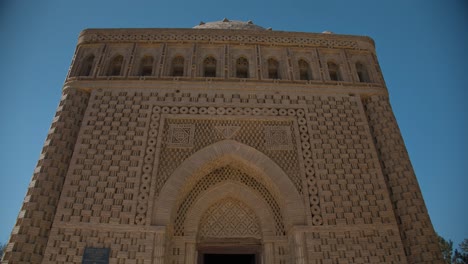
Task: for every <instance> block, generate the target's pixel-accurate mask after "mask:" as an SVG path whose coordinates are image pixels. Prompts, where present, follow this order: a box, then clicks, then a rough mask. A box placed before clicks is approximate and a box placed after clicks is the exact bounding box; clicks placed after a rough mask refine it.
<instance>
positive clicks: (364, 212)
mask: <svg viewBox="0 0 468 264" xmlns="http://www.w3.org/2000/svg"><path fill="white" fill-rule="evenodd" d="M308 119H309V122H310V126H311V127H310V128H311V133H310V134H311V136H312V141H311V143H312V155H313V157H312V159H313V161H314V167H315V173H316V175H315V179H316V181H317V184H318V186H319V190H320V204H321V209H322V216H323V221H324V224H325V225H352V224H374V223H390V222H391V219H392V218H393V212H392V208H391V204H390V203H389V199H388V196H386V192H387V190H386V187H385V184H384V182H383V181H382V176H381V175H380V174H379V170H378V165H379V164H378V161H377V157H376V156H375V154H374V153H375V151H374V149H373V144H372V139H371V138H370V137H369V133H368V131H367V130H366V128H365V126H366V124H365V117H364V116H363V115H362V110H361V109H360V102H359V99H358V98H356V97H349V96H343V97H325V96H323V97H320V96H317V97H314V100H313V101H312V102H310V103H309V113H308Z"/></svg>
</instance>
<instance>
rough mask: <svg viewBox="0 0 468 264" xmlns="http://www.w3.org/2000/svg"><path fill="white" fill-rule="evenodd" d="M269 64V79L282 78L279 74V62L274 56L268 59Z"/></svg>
mask: <svg viewBox="0 0 468 264" xmlns="http://www.w3.org/2000/svg"><path fill="white" fill-rule="evenodd" d="M267 64H268V78H269V79H280V78H281V76H280V74H279V62H278V61H277V60H276V59H274V58H269V59H268V61H267Z"/></svg>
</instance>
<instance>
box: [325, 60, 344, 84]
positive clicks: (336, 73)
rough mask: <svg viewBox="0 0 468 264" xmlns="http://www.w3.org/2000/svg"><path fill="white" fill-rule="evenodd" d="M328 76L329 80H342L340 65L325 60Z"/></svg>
mask: <svg viewBox="0 0 468 264" xmlns="http://www.w3.org/2000/svg"><path fill="white" fill-rule="evenodd" d="M327 68H328V76H329V78H330V80H331V81H342V80H343V79H342V77H341V72H340V66H338V64H336V63H335V62H334V61H328V62H327Z"/></svg>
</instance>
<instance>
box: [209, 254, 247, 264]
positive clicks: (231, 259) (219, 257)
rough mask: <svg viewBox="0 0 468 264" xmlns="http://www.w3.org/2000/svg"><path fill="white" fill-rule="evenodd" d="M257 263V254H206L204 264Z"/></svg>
mask: <svg viewBox="0 0 468 264" xmlns="http://www.w3.org/2000/svg"><path fill="white" fill-rule="evenodd" d="M219 263H222V264H255V263H256V262H255V254H204V256H203V263H202V264H219Z"/></svg>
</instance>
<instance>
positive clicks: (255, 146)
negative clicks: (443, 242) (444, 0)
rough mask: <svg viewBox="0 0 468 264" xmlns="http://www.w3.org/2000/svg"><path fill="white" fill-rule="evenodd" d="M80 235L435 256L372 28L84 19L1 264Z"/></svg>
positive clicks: (194, 251) (196, 258)
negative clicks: (143, 25) (125, 25)
mask: <svg viewBox="0 0 468 264" xmlns="http://www.w3.org/2000/svg"><path fill="white" fill-rule="evenodd" d="M223 23H225V24H223ZM226 25H231V28H237V29H225V26H226ZM86 248H108V249H110V257H109V263H122V264H123V263H125V264H131V263H148V264H149V263H155V264H162V263H193V264H195V263H203V256H204V254H205V253H206V252H211V251H213V250H214V251H215V252H228V251H229V252H247V251H248V252H250V253H249V254H255V256H256V258H257V261H259V262H258V263H260V261H261V263H275V264H293V263H298V264H306V263H316V264H332V263H442V260H441V254H440V250H439V249H438V245H437V237H436V235H435V232H434V230H433V228H432V224H431V222H430V219H429V216H428V213H427V210H426V208H425V205H424V201H423V199H422V195H421V192H420V190H419V187H418V183H417V180H416V177H415V175H414V172H413V170H412V168H411V164H410V161H409V157H408V154H407V153H406V150H405V146H404V143H403V140H402V138H401V135H400V132H399V129H398V126H397V124H396V121H395V118H394V117H393V113H392V110H391V108H390V104H389V100H388V93H387V89H386V86H385V83H384V82H383V77H382V75H381V72H380V68H379V65H378V62H377V57H376V54H375V48H374V44H373V41H372V40H371V39H370V38H368V37H360V36H342V35H334V34H312V33H293V32H276V31H269V30H265V29H263V28H261V27H258V26H255V25H253V24H251V23H250V22H235V21H224V22H216V23H207V24H206V25H200V26H199V27H198V28H196V29H108V30H104V29H102V30H97V29H91V30H85V31H83V32H82V33H81V35H80V38H79V43H78V47H77V50H76V54H75V56H74V59H73V62H72V65H71V68H70V72H69V76H68V77H67V80H66V83H65V88H64V90H63V98H62V101H61V104H60V106H59V109H58V110H57V115H56V117H55V118H54V122H53V123H52V128H51V130H50V132H49V135H48V138H47V140H46V144H45V146H44V149H43V152H42V154H41V157H40V160H39V162H38V166H37V168H36V170H35V172H34V175H33V179H32V181H31V185H30V188H29V190H28V193H27V196H26V199H25V202H24V204H23V208H22V209H21V212H20V215H19V217H18V221H17V224H16V226H15V228H14V230H13V232H12V235H11V238H10V242H9V244H8V247H7V249H6V254H5V257H4V259H3V260H2V263H81V262H82V260H83V254H84V251H85V249H86ZM249 248H250V249H249ZM236 250H237V251H236ZM252 252H253V253H252Z"/></svg>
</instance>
